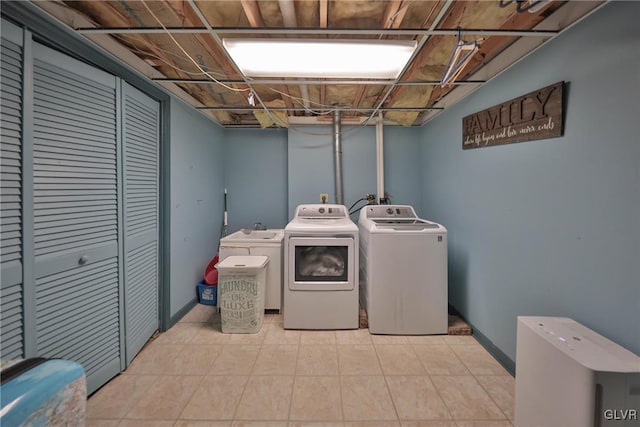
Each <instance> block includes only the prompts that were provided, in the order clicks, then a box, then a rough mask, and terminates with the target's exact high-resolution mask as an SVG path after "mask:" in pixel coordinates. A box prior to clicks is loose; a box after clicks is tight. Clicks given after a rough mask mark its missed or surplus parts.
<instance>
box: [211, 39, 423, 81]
mask: <svg viewBox="0 0 640 427" xmlns="http://www.w3.org/2000/svg"><path fill="white" fill-rule="evenodd" d="M223 44H224V47H225V49H227V51H228V52H229V55H231V57H232V58H233V60H234V61H235V63H236V64H237V65H238V67H239V68H240V70H241V71H242V73H243V74H244V75H245V76H247V77H301V78H303V77H304V78H311V77H316V78H366V79H395V78H397V77H398V76H399V74H400V72H401V71H402V70H403V69H404V67H405V66H406V64H407V62H408V61H409V59H410V58H411V56H412V54H413V52H414V50H415V49H416V42H415V41H413V40H311V39H303V40H292V39H224V40H223Z"/></svg>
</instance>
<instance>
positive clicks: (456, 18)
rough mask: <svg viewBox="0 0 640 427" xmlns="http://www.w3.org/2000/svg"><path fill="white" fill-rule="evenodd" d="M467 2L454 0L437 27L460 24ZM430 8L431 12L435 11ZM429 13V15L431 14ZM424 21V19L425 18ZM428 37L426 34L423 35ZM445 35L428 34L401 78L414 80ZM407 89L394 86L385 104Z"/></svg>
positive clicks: (395, 99)
mask: <svg viewBox="0 0 640 427" xmlns="http://www.w3.org/2000/svg"><path fill="white" fill-rule="evenodd" d="M466 3H467V2H454V3H453V5H452V6H451V7H450V9H449V10H448V11H447V12H446V14H445V16H444V17H443V19H442V20H441V21H440V23H438V25H437V26H438V27H444V28H455V27H457V26H458V25H459V24H460V20H461V19H462V16H463V15H464V12H465V9H466V8H467V6H468V5H467V4H466ZM438 5H440V2H439V3H438V4H437V5H436V6H435V8H437V7H438ZM435 8H434V10H432V13H433V12H434V11H435ZM432 13H430V15H431V14H432ZM425 21H426V20H425ZM425 24H428V25H431V24H430V23H429V22H425ZM423 37H428V36H423ZM445 37H446V36H430V37H429V40H427V42H426V43H425V45H424V46H423V47H422V50H421V51H420V52H418V54H417V55H416V57H415V58H414V59H413V63H412V64H411V67H410V68H409V69H408V70H407V71H406V72H405V73H404V75H403V76H402V79H403V80H414V79H415V76H416V74H418V72H419V71H420V68H421V65H422V64H424V63H425V62H426V61H427V59H428V58H429V56H430V55H431V52H432V50H433V49H434V48H435V47H437V46H438V44H440V43H441V42H442V40H443V39H444V38H445ZM406 89H407V86H396V88H395V89H394V90H393V93H391V95H389V98H388V99H387V101H386V104H387V105H393V104H394V103H395V102H397V100H398V98H399V97H400V96H401V95H402V93H403V92H404V91H405V90H406Z"/></svg>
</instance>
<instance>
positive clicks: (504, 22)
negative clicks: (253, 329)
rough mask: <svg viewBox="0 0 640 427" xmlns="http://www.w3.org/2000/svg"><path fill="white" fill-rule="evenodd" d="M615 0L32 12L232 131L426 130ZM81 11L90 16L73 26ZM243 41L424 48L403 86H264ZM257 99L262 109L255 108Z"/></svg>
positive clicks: (324, 1)
mask: <svg viewBox="0 0 640 427" xmlns="http://www.w3.org/2000/svg"><path fill="white" fill-rule="evenodd" d="M605 3H606V2H604V1H594V2H571V1H560V0H555V1H554V0H549V1H548V2H546V3H545V4H544V5H543V7H541V8H539V9H537V8H536V9H535V10H534V11H533V12H534V13H530V12H532V11H527V12H526V13H519V12H520V11H519V10H518V9H517V8H516V7H515V4H514V2H511V3H506V2H499V1H498V0H464V1H463V0H460V1H452V0H357V1H356V0H331V1H329V0H218V1H206V0H186V1H183V0H153V1H152V0H126V1H124V0H123V1H100V2H97V1H91V0H74V1H58V0H38V1H31V2H30V3H29V4H30V6H33V7H40V8H41V9H42V10H44V11H46V12H47V13H49V14H50V15H52V16H53V17H55V18H56V19H60V20H61V21H62V22H65V23H66V25H68V26H69V27H70V29H72V30H75V31H76V32H77V33H79V34H81V35H83V36H84V37H86V38H87V39H90V40H92V41H95V42H96V43H99V44H100V45H101V46H108V49H109V51H110V52H112V53H113V54H114V55H117V56H119V57H121V58H122V60H123V61H125V62H127V63H128V64H132V65H133V66H134V67H136V68H137V69H138V70H139V71H141V72H143V73H144V74H145V75H147V76H148V77H149V78H150V79H151V80H153V81H154V82H155V83H157V84H160V85H162V86H163V87H166V88H168V89H170V90H171V91H173V92H174V93H178V94H182V95H185V94H186V96H181V97H182V98H183V99H191V100H192V101H190V102H191V103H192V105H194V106H195V107H200V108H202V107H206V108H208V109H202V111H203V112H205V113H207V115H209V116H211V117H214V118H215V120H216V121H217V122H218V123H220V124H222V125H223V126H227V127H235V126H238V127H247V126H257V125H261V126H269V125H273V124H275V125H276V126H287V121H289V123H294V122H295V123H309V124H310V123H319V122H320V121H321V120H320V119H321V118H322V117H323V115H324V114H326V113H327V112H328V111H332V110H335V109H340V111H342V112H343V113H344V114H343V116H344V117H345V118H349V115H354V117H353V119H356V118H358V117H360V118H361V117H362V116H363V115H366V116H367V117H365V118H364V119H363V120H362V123H363V124H367V123H368V122H369V121H370V119H371V118H373V117H375V116H376V114H377V113H378V112H383V113H384V120H385V123H390V122H391V121H393V122H395V123H398V124H401V125H405V126H410V125H420V124H422V123H424V122H425V121H426V120H429V118H431V117H433V116H434V115H435V114H437V113H438V112H439V111H441V109H442V108H447V107H448V106H450V105H451V104H452V103H453V102H455V101H456V100H457V99H460V97H461V96H465V94H468V93H470V92H471V91H473V90H475V88H477V87H479V86H481V85H482V84H484V83H485V82H486V81H488V80H490V79H491V78H493V77H494V76H495V75H496V74H498V73H500V72H502V70H504V69H505V68H506V67H509V66H510V65H511V64H513V63H514V62H516V61H518V60H519V59H520V58H521V57H523V56H525V55H527V54H528V53H529V52H531V51H532V50H534V49H536V48H537V47H538V46H540V45H542V44H544V43H546V42H547V41H548V40H551V39H553V38H554V37H555V36H557V35H558V34H560V33H561V32H562V31H563V30H564V29H566V28H567V27H568V26H570V25H571V24H572V23H574V22H576V21H578V20H580V19H582V17H584V16H585V15H586V14H588V13H589V11H590V10H593V9H594V8H597V7H598V6H599V5H601V4H605ZM54 6H55V7H54ZM71 12H73V14H75V15H76V16H78V17H82V18H83V19H78V18H77V17H76V18H69V16H71V15H72V13H71ZM559 16H562V18H556V17H559ZM152 17H155V18H154V19H152ZM238 37H253V38H301V39H305V38H315V39H339V40H362V39H390V40H404V41H407V40H414V41H416V42H417V44H418V48H417V49H416V50H415V51H414V53H413V55H412V57H411V59H410V61H409V62H408V63H407V64H406V66H405V67H404V68H403V70H402V72H401V73H400V75H399V76H398V77H397V78H395V79H389V78H385V79H367V78H356V79H347V78H340V79H327V78H319V77H318V78H307V79H305V80H301V79H299V78H296V77H295V76H294V77H291V78H282V79H281V78H262V79H260V78H249V77H247V76H244V75H243V74H242V73H241V72H240V69H239V68H238V66H237V64H236V63H235V62H234V61H233V59H232V58H231V57H230V55H229V53H228V52H227V50H226V49H225V48H224V46H223V43H222V40H223V39H225V38H238ZM458 39H464V40H479V43H480V50H479V51H478V52H476V53H474V54H473V57H472V58H471V60H470V61H469V63H468V64H467V65H466V66H465V67H464V68H463V69H462V70H461V75H460V76H459V77H458V79H459V80H457V81H455V82H454V84H453V85H452V86H451V87H444V88H442V87H440V80H439V78H440V77H441V75H442V73H443V71H444V69H445V68H446V66H447V62H448V58H449V57H450V56H451V52H452V50H453V46H454V45H455V42H456V40H458ZM171 40H173V41H175V43H173V42H172V41H171ZM107 41H109V43H107ZM115 46H119V47H117V48H116V47H115ZM178 46H181V47H180V48H179V47H178ZM181 49H184V51H183V50H181ZM123 52H128V53H126V54H123ZM189 57H191V58H189ZM132 58H139V60H138V61H136V60H132ZM249 94H253V95H252V96H249ZM251 98H253V99H255V102H256V106H253V105H250V103H251ZM304 116H306V117H304ZM294 119H295V120H294ZM298 119H300V120H298ZM303 119H305V120H303ZM307 119H308V120H307ZM292 120H293V121H292ZM359 120H360V119H359Z"/></svg>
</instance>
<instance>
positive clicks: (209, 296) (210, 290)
mask: <svg viewBox="0 0 640 427" xmlns="http://www.w3.org/2000/svg"><path fill="white" fill-rule="evenodd" d="M197 287H198V301H200V304H206V305H217V304H218V286H217V285H207V284H206V283H204V281H202V282H200V283H198V286H197Z"/></svg>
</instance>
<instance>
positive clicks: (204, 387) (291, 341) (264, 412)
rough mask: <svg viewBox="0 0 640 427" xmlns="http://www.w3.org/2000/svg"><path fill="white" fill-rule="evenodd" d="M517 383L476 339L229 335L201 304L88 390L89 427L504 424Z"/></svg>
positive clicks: (272, 331) (264, 332)
mask: <svg viewBox="0 0 640 427" xmlns="http://www.w3.org/2000/svg"><path fill="white" fill-rule="evenodd" d="M513 399H514V379H513V378H512V377H511V376H510V375H509V373H508V372H507V371H505V370H504V368H502V366H500V364H498V363H497V362H496V361H495V360H494V359H493V357H491V355H490V354H489V353H488V352H487V351H486V350H485V349H484V348H483V347H481V346H480V345H479V344H478V342H477V341H476V340H475V339H474V338H473V337H471V336H418V337H411V336H410V337H407V336H381V335H370V334H369V332H368V331H367V330H366V329H360V330H353V331H290V330H284V329H283V327H282V317H281V316H280V315H267V316H266V317H265V323H264V324H263V326H262V329H261V330H260V332H259V333H258V334H233V335H231V334H223V333H221V332H220V317H219V314H217V313H216V312H215V308H214V307H210V306H205V305H197V306H196V307H194V308H193V310H191V311H190V312H189V313H188V314H187V315H186V316H185V317H184V318H183V319H182V320H181V321H180V322H179V323H178V324H177V325H175V326H174V327H173V328H171V329H170V330H168V331H167V332H165V333H163V334H160V335H159V336H158V337H157V338H155V339H154V340H153V341H152V342H150V343H149V344H147V346H146V347H145V348H144V349H143V350H142V352H141V353H140V354H139V355H138V356H137V357H136V358H135V360H134V361H133V363H132V364H131V366H130V367H129V368H128V369H127V370H126V371H125V372H124V373H122V374H121V375H119V376H118V377H116V378H114V379H113V380H112V381H111V382H109V383H108V384H107V385H105V386H104V387H103V388H102V389H100V390H99V391H98V392H96V393H95V394H94V395H93V396H91V397H90V398H89V400H88V402H87V426H89V427H92V426H105V427H106V426H121V427H122V426H141V427H145V426H176V427H222V426H225V427H241V426H246V427H250V426H253V427H281V426H289V427H306V426H315V427H334V426H341V427H356V426H372V427H388V426H389V427H391V426H396V427H507V426H512V425H513V424H512V422H513V415H514V414H513V405H514V400H513Z"/></svg>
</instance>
